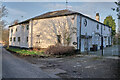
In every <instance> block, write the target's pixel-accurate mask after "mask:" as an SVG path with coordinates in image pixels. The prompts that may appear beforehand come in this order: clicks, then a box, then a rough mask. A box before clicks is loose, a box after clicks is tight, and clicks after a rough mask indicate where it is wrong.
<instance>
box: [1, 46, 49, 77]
mask: <svg viewBox="0 0 120 80" xmlns="http://www.w3.org/2000/svg"><path fill="white" fill-rule="evenodd" d="M2 77H3V78H50V76H48V74H47V73H45V72H43V71H42V70H41V69H40V68H38V67H36V66H35V65H33V64H30V63H28V62H27V61H25V60H23V59H20V58H18V57H17V56H14V55H12V54H11V53H10V52H8V51H6V50H5V49H4V48H3V49H2Z"/></svg>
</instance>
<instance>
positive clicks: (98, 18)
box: [95, 13, 100, 21]
mask: <svg viewBox="0 0 120 80" xmlns="http://www.w3.org/2000/svg"><path fill="white" fill-rule="evenodd" d="M95 18H96V21H100V16H99V13H96V17H95Z"/></svg>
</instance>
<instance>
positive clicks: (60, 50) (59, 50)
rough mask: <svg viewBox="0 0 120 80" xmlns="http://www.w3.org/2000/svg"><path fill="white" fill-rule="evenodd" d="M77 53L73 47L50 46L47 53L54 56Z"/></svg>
mask: <svg viewBox="0 0 120 80" xmlns="http://www.w3.org/2000/svg"><path fill="white" fill-rule="evenodd" d="M74 52H75V48H74V47H72V46H59V45H58V46H49V47H48V48H47V49H46V51H45V53H46V54H52V55H69V54H72V53H74Z"/></svg>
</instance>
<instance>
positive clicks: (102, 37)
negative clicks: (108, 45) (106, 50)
mask: <svg viewBox="0 0 120 80" xmlns="http://www.w3.org/2000/svg"><path fill="white" fill-rule="evenodd" d="M102 30H103V29H102V25H101V48H102V53H101V54H102V56H103V31H102Z"/></svg>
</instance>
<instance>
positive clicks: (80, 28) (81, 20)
mask: <svg viewBox="0 0 120 80" xmlns="http://www.w3.org/2000/svg"><path fill="white" fill-rule="evenodd" d="M81 26H82V15H80V36H79V50H80V53H81Z"/></svg>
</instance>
